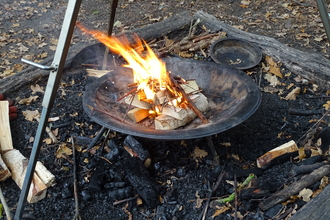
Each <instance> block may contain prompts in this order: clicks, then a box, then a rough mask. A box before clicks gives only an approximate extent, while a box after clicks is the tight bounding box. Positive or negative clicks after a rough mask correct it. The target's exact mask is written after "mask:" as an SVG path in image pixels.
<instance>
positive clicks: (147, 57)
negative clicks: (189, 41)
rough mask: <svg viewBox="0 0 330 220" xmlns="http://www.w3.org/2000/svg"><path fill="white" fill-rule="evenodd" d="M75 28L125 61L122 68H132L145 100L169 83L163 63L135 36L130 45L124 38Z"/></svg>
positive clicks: (83, 28) (151, 97) (151, 98)
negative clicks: (89, 35)
mask: <svg viewBox="0 0 330 220" xmlns="http://www.w3.org/2000/svg"><path fill="white" fill-rule="evenodd" d="M77 26H78V27H79V28H80V29H81V30H83V31H84V32H86V33H88V34H91V35H92V36H93V37H94V38H95V39H97V40H98V41H100V42H101V43H103V44H104V45H106V46H107V47H108V48H109V49H110V50H111V51H112V52H114V53H117V54H120V55H121V56H122V57H123V58H124V59H125V60H126V61H127V63H128V64H127V65H124V66H125V67H129V68H132V70H133V74H134V82H135V83H137V84H138V89H137V90H138V91H139V90H143V91H144V93H145V95H146V99H147V100H153V98H154V96H155V91H157V90H164V89H165V88H166V85H167V84H169V83H170V81H169V78H168V74H167V71H166V66H165V63H164V62H163V61H161V60H160V59H158V57H157V56H156V54H155V53H154V52H153V51H152V50H151V48H150V47H149V45H148V44H147V43H146V42H145V41H143V40H141V39H140V38H139V37H138V36H137V35H134V36H133V37H134V39H133V40H134V44H132V43H130V42H129V40H128V39H127V38H124V37H123V38H120V39H118V38H116V37H114V36H110V37H109V36H107V35H106V34H104V33H102V32H100V31H95V30H88V29H86V28H85V27H83V26H82V25H81V24H79V23H77Z"/></svg>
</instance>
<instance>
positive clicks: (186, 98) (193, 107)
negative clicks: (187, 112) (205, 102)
mask: <svg viewBox="0 0 330 220" xmlns="http://www.w3.org/2000/svg"><path fill="white" fill-rule="evenodd" d="M170 80H171V82H172V83H173V84H174V86H175V88H176V89H177V90H179V92H180V93H181V95H182V97H183V98H184V99H185V100H186V102H187V104H188V106H189V108H190V109H191V110H193V111H194V112H195V114H196V115H197V116H198V117H199V118H200V119H201V120H202V122H203V124H207V123H209V121H208V120H207V118H206V117H205V116H204V115H203V113H202V112H201V111H200V110H199V109H198V108H197V107H196V105H195V103H194V102H193V101H192V100H191V99H190V98H189V96H188V95H187V93H186V92H185V91H184V90H183V89H182V87H181V86H180V85H179V83H178V82H177V81H176V80H175V79H173V77H171V76H170Z"/></svg>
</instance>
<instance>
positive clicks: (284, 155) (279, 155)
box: [257, 141, 298, 169]
mask: <svg viewBox="0 0 330 220" xmlns="http://www.w3.org/2000/svg"><path fill="white" fill-rule="evenodd" d="M297 151H298V147H297V145H296V143H295V142H294V141H289V142H287V143H285V144H283V145H281V146H279V147H276V148H274V149H272V150H270V151H268V152H267V153H265V154H264V155H262V156H261V157H259V158H258V159H257V166H258V167H259V168H262V169H266V168H267V167H268V166H269V165H271V164H274V163H280V162H281V161H288V159H289V158H290V157H292V156H293V155H292V153H295V152H297Z"/></svg>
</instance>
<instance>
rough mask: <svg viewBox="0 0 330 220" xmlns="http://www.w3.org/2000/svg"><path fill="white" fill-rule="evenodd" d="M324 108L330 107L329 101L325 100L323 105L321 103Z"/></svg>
mask: <svg viewBox="0 0 330 220" xmlns="http://www.w3.org/2000/svg"><path fill="white" fill-rule="evenodd" d="M323 107H324V109H325V110H326V111H328V110H329V109H330V101H327V102H326V103H325V104H324V105H323Z"/></svg>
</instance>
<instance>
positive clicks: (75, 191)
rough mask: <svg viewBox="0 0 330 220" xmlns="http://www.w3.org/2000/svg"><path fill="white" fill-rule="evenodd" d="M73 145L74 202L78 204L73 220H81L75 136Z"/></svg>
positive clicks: (72, 141)
mask: <svg viewBox="0 0 330 220" xmlns="http://www.w3.org/2000/svg"><path fill="white" fill-rule="evenodd" d="M71 144H72V156H73V161H74V163H73V178H74V182H73V192H74V201H75V204H76V214H75V215H74V217H73V220H76V219H78V220H81V216H80V214H79V201H78V193H77V191H78V189H77V161H76V148H75V146H74V140H73V136H71Z"/></svg>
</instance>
